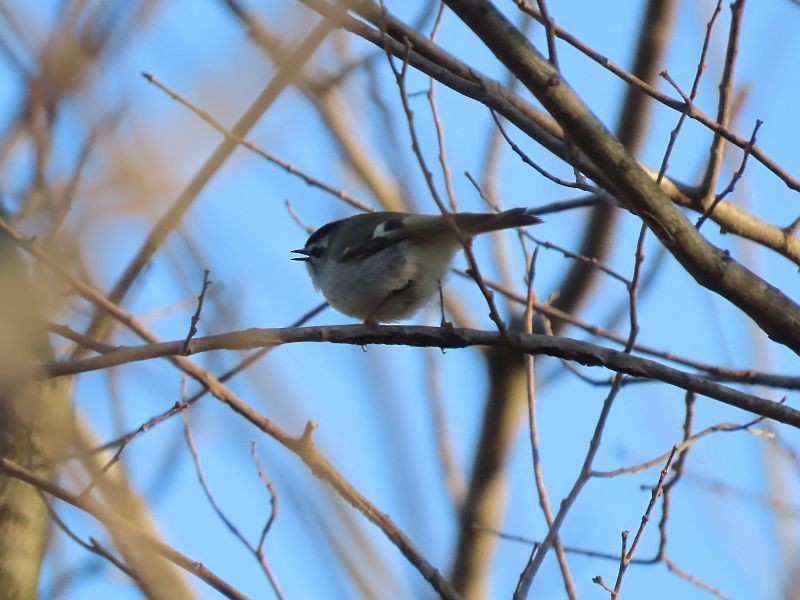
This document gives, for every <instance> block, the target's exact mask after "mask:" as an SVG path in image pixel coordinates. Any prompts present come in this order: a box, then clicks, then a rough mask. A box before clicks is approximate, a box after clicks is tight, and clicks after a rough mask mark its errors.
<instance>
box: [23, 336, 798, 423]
mask: <svg viewBox="0 0 800 600" xmlns="http://www.w3.org/2000/svg"><path fill="white" fill-rule="evenodd" d="M506 333H507V335H506V336H502V335H500V334H498V333H493V332H490V331H478V330H474V329H456V328H453V329H448V328H441V327H406V326H400V325H384V326H379V327H373V326H369V325H340V326H335V327H326V326H323V327H293V328H284V329H256V328H252V329H244V330H242V331H233V332H230V333H222V334H219V335H211V336H207V337H201V338H195V339H193V340H192V341H191V342H190V343H189V346H188V348H186V350H187V353H188V354H197V353H199V352H208V351H211V350H247V349H251V348H259V347H265V346H278V345H281V344H290V343H297V342H329V343H333V344H353V345H357V346H364V345H367V344H391V345H404V346H417V347H432V348H466V347H468V346H489V347H507V348H510V349H512V350H515V351H517V352H522V353H525V354H534V355H535V354H544V355H547V356H555V357H558V358H563V359H566V360H572V361H575V362H579V363H581V364H583V365H587V366H604V367H607V368H609V369H611V370H613V371H616V372H618V373H624V374H626V375H631V376H633V377H642V378H646V379H653V380H657V381H663V382H664V383H669V384H670V385H674V386H676V387H679V388H682V389H684V390H689V391H692V392H696V393H698V394H701V395H703V396H708V397H709V398H714V399H716V400H719V401H721V402H724V403H726V404H730V405H732V406H736V407H738V408H741V409H743V410H746V411H749V412H752V413H755V414H758V415H762V416H764V417H767V418H770V419H774V420H776V421H781V422H782V423H788V424H790V425H793V426H795V427H800V411H797V410H795V409H794V408H791V407H789V406H786V405H784V404H781V403H778V402H773V401H772V400H767V399H765V398H759V397H758V396H753V395H751V394H746V393H744V392H740V391H739V390H735V389H733V388H730V387H727V386H724V385H720V384H718V383H715V382H713V381H709V380H708V379H705V378H703V377H700V376H698V375H692V374H691V373H687V372H685V371H680V370H678V369H673V368H672V367H668V366H666V365H663V364H661V363H658V362H655V361H652V360H648V359H646V358H640V357H638V356H631V355H629V354H626V353H624V352H619V351H617V350H611V349H610V348H603V347H602V346H597V345H594V344H590V343H588V342H581V341H578V340H573V339H570V338H563V337H555V336H547V335H536V334H521V333H515V332H506ZM184 349H185V340H175V341H171V342H160V343H155V344H144V345H140V346H121V347H119V348H118V349H116V350H114V351H113V352H109V353H108V354H103V355H101V356H96V357H92V358H85V359H80V360H73V361H64V362H51V363H46V364H43V365H41V368H40V371H39V372H38V373H37V375H38V376H39V377H40V378H46V377H58V376H61V375H68V374H74V373H82V372H86V371H95V370H98V369H107V368H109V367H113V366H117V365H122V364H126V363H130V362H135V361H140V360H146V359H151V358H160V357H165V356H181V355H184Z"/></svg>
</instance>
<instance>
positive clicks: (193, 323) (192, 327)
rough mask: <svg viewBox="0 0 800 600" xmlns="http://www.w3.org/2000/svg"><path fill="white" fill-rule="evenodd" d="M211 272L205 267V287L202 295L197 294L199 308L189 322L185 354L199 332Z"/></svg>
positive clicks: (201, 291) (184, 348) (184, 346)
mask: <svg viewBox="0 0 800 600" xmlns="http://www.w3.org/2000/svg"><path fill="white" fill-rule="evenodd" d="M210 274H211V271H209V270H208V269H203V288H202V289H201V290H200V295H199V296H197V309H196V310H195V311H194V314H193V315H192V320H191V322H190V323H189V333H187V334H186V340H184V344H183V352H184V354H187V355H188V354H189V343H190V342H191V341H192V338H193V337H194V335H195V334H196V333H197V322H198V321H199V320H200V313H201V312H202V310H203V300H205V298H206V292H207V291H208V286H210V285H211V280H210V279H209V278H208V276H209V275H210Z"/></svg>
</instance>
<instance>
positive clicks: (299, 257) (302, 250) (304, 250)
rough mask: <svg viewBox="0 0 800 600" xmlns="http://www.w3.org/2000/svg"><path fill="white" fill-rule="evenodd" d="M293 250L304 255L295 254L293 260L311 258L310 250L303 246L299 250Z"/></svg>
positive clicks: (305, 260) (294, 252) (304, 260)
mask: <svg viewBox="0 0 800 600" xmlns="http://www.w3.org/2000/svg"><path fill="white" fill-rule="evenodd" d="M291 252H292V253H293V254H302V255H303V256H294V257H292V260H301V261H303V262H307V261H309V260H311V259H310V258H309V257H308V250H306V249H305V248H301V249H299V250H292V251H291Z"/></svg>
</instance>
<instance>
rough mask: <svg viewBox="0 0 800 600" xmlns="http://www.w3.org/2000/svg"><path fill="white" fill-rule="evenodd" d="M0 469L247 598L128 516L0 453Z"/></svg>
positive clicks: (222, 589) (229, 594)
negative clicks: (51, 480) (36, 472)
mask: <svg viewBox="0 0 800 600" xmlns="http://www.w3.org/2000/svg"><path fill="white" fill-rule="evenodd" d="M0 471H2V472H3V473H4V474H5V475H8V476H9V477H13V478H15V479H19V480H20V481H24V482H25V483H27V484H29V485H31V486H33V487H34V488H36V489H38V490H40V491H42V492H44V493H46V494H49V495H50V496H53V497H55V498H58V499H59V500H63V501H64V502H66V503H68V504H71V505H72V506H75V507H76V508H79V509H80V510H82V511H84V512H86V513H88V514H90V515H92V516H93V517H94V518H96V519H97V520H98V521H100V522H101V523H103V525H104V526H105V527H106V528H109V529H116V530H119V531H124V532H125V533H126V535H128V536H130V537H131V539H136V540H137V542H141V543H144V544H146V545H147V546H148V547H149V548H151V549H152V550H153V551H155V552H157V553H158V554H159V555H161V556H163V557H164V558H166V559H167V560H169V561H170V562H172V563H174V564H175V565H177V566H179V567H180V568H182V569H184V570H185V571H187V572H189V573H191V574H192V575H194V576H195V577H197V578H199V579H202V580H203V581H205V582H206V583H207V584H208V585H210V586H211V587H213V588H214V589H215V590H217V591H218V592H220V593H221V594H223V595H224V596H225V597H226V598H233V599H236V600H246V598H247V597H246V596H245V595H244V594H242V593H241V592H239V591H238V590H236V589H235V588H234V587H232V586H231V585H230V584H228V583H226V582H225V581H224V580H223V579H221V578H220V577H218V576H217V575H215V574H214V573H213V572H212V571H210V570H209V569H208V568H207V567H204V566H203V565H202V564H201V563H200V562H198V561H196V560H192V559H191V558H189V557H187V556H185V555H183V554H181V553H180V552H178V551H177V550H175V549H174V548H172V547H171V546H168V545H167V544H165V543H164V542H162V541H160V540H158V539H156V538H154V537H152V536H150V535H148V534H147V533H144V532H143V531H142V530H141V529H140V528H139V526H138V525H136V524H133V523H131V522H130V521H128V520H127V519H125V518H123V517H121V516H120V515H118V514H117V513H116V512H114V511H112V510H110V509H108V508H106V507H104V506H103V505H102V504H100V503H99V502H97V501H96V500H94V499H92V498H91V497H88V496H83V495H77V494H73V493H72V492H69V491H67V490H65V489H64V488H62V487H60V486H58V485H56V484H54V483H50V482H49V481H47V480H46V479H44V478H42V477H40V476H38V475H36V474H35V473H33V472H32V471H29V470H28V469H26V468H25V467H22V466H20V465H18V464H16V463H15V462H13V461H10V460H8V459H7V458H4V457H2V456H0ZM153 591H155V590H153ZM157 597H160V596H157Z"/></svg>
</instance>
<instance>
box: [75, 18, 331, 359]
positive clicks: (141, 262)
mask: <svg viewBox="0 0 800 600" xmlns="http://www.w3.org/2000/svg"><path fill="white" fill-rule="evenodd" d="M332 27H333V24H332V23H331V22H330V21H328V20H327V19H323V20H322V21H321V22H320V23H319V24H318V25H317V26H316V27H315V28H314V29H313V31H311V33H309V34H308V36H307V37H306V38H305V39H304V40H303V41H302V42H301V43H300V44H299V45H298V47H297V49H296V50H295V51H294V53H293V54H292V56H291V58H290V59H288V60H287V61H286V62H285V63H284V64H282V65H281V67H280V68H279V69H278V72H277V73H276V74H275V76H274V77H273V78H272V80H271V81H270V82H269V83H268V84H267V86H266V87H265V88H264V90H263V91H262V92H261V93H260V94H259V95H258V97H257V98H256V99H255V100H254V101H253V103H252V104H251V105H250V107H249V108H248V109H247V111H246V112H245V113H244V115H242V117H241V118H240V119H239V120H238V121H237V123H236V124H235V125H234V126H233V128H232V132H233V134H234V135H235V136H237V137H238V138H241V137H243V136H244V135H245V134H246V133H247V131H249V130H250V129H251V128H252V127H253V125H255V124H256V122H257V121H258V119H259V118H260V117H261V116H262V115H263V114H264V112H266V111H267V109H269V107H270V106H271V105H272V103H273V102H274V101H275V100H276V99H277V97H278V96H279V95H280V93H281V92H282V91H283V90H284V89H285V88H286V86H288V85H289V84H290V83H291V82H292V80H293V79H294V78H295V77H296V76H297V73H298V71H299V70H300V69H301V68H302V66H303V64H305V62H306V61H308V60H309V59H310V58H311V55H312V54H313V53H314V52H315V51H316V50H317V48H319V46H320V45H321V44H322V42H324V41H325V38H326V37H327V36H328V34H329V33H330V30H331V28H332ZM237 146H238V143H237V142H236V141H235V140H232V139H230V138H228V137H226V138H225V139H223V140H222V142H220V144H219V146H217V149H216V150H215V151H214V152H213V153H212V154H211V156H210V157H209V158H208V159H207V160H206V161H205V163H204V164H203V165H202V166H201V167H200V170H199V171H198V172H197V173H196V174H195V176H194V177H193V178H192V180H191V181H190V182H189V184H188V185H187V186H186V188H185V189H184V190H183V191H182V192H181V194H180V195H179V196H178V198H177V199H176V200H175V202H174V203H173V204H172V205H171V206H170V207H169V209H168V210H167V212H166V213H164V215H163V216H162V217H161V218H160V219H159V220H158V222H157V223H156V224H155V226H154V227H153V229H152V230H151V231H150V233H149V234H148V236H147V239H145V241H144V243H143V244H142V246H141V248H140V249H139V251H138V252H137V253H136V256H135V257H134V258H133V260H132V261H131V262H130V263H129V264H128V266H127V267H126V268H125V270H124V272H123V273H122V275H121V276H120V278H119V279H118V280H117V282H116V283H115V284H114V286H113V287H112V289H111V291H110V292H109V295H108V297H109V300H110V301H111V303H112V304H118V303H119V302H120V301H121V300H122V298H124V296H125V295H126V294H127V292H128V290H129V289H130V287H131V286H132V285H133V282H134V281H135V280H136V278H137V277H138V276H139V274H140V273H141V271H142V269H143V268H144V267H145V265H146V264H147V263H148V262H149V261H150V259H151V258H152V256H153V254H155V252H156V251H157V250H158V249H159V248H160V247H161V244H163V243H164V240H165V239H166V238H167V236H168V235H169V233H170V232H171V231H172V230H173V229H174V228H175V227H176V226H177V225H178V223H179V221H180V220H181V218H182V217H183V215H184V214H185V213H186V211H187V210H188V209H189V207H190V206H191V205H192V204H193V203H194V201H195V199H196V198H197V196H198V194H199V193H200V192H201V191H202V189H203V188H204V187H205V185H206V184H207V183H208V182H209V180H210V179H211V177H212V176H213V175H214V174H215V173H216V172H217V171H218V170H219V168H220V167H221V166H222V165H223V164H224V162H225V161H226V160H227V159H228V157H229V156H230V155H231V154H232V153H233V151H234V150H235V149H236V148H237ZM107 324H108V321H107V320H106V317H105V314H104V313H103V312H102V311H98V312H96V313H95V315H94V317H93V318H92V322H91V324H90V325H89V327H88V328H87V336H88V337H92V338H100V339H102V338H103V337H105V336H104V333H105V331H104V330H105V327H106V326H107ZM80 354H81V352H77V353H76V355H78V356H79V355H80Z"/></svg>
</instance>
